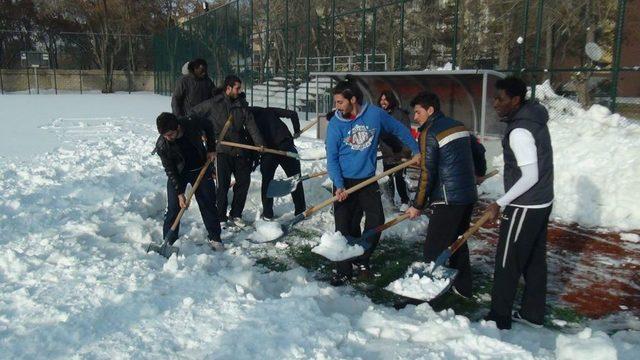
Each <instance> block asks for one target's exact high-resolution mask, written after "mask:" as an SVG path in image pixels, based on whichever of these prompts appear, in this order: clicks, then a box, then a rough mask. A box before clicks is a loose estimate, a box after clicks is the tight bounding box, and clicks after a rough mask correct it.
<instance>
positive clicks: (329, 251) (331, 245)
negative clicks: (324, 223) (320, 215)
mask: <svg viewBox="0 0 640 360" xmlns="http://www.w3.org/2000/svg"><path fill="white" fill-rule="evenodd" d="M311 251H312V252H314V253H316V254H318V255H321V256H324V257H325V258H327V259H329V260H331V261H342V260H346V259H351V258H355V257H358V256H360V255H362V254H364V249H363V248H362V246H360V245H357V244H356V245H349V243H348V242H347V239H346V238H345V237H344V236H342V233H341V232H340V231H336V232H334V233H324V234H322V237H321V238H320V244H318V245H317V246H316V247H314V248H313V249H311Z"/></svg>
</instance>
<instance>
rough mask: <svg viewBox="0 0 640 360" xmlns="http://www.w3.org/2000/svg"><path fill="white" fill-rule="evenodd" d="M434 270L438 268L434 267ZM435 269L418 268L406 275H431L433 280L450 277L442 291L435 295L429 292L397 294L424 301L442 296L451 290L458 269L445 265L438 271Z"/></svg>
mask: <svg viewBox="0 0 640 360" xmlns="http://www.w3.org/2000/svg"><path fill="white" fill-rule="evenodd" d="M433 270H436V268H435V267H434V268H433ZM433 270H432V271H422V270H417V271H414V272H412V273H410V274H407V275H406V276H405V277H412V276H415V275H418V276H419V277H425V276H426V277H429V278H431V279H432V280H442V279H448V280H449V283H448V285H447V286H446V287H445V288H444V289H442V291H440V292H439V293H438V294H437V295H435V296H428V295H427V294H424V296H407V295H406V294H397V295H400V296H403V297H405V298H410V299H415V300H420V301H424V302H427V301H431V300H435V299H437V298H439V297H440V296H442V295H444V294H445V293H446V292H447V291H449V289H451V286H452V285H453V282H454V281H455V279H456V277H457V276H458V270H456V269H451V268H448V267H445V266H441V267H439V268H438V269H437V271H433Z"/></svg>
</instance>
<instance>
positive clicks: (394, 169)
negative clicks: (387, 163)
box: [304, 159, 415, 217]
mask: <svg viewBox="0 0 640 360" xmlns="http://www.w3.org/2000/svg"><path fill="white" fill-rule="evenodd" d="M414 162H415V161H414V160H413V159H411V160H409V161H407V162H404V163H402V164H400V165H398V166H396V167H392V168H391V169H389V170H387V171H385V172H382V173H380V174H378V175H376V176H374V177H372V178H371V179H368V180H365V181H363V182H361V183H359V184H357V185H356V186H353V187H350V188H348V189H347V190H346V191H345V192H346V193H347V194H351V193H354V192H356V191H358V190H360V189H362V188H363V187H365V186H367V185H369V184H372V183H374V182H376V181H378V180H380V179H382V178H383V177H385V176H387V175H389V174H393V173H395V172H397V171H400V170H402V169H404V168H406V167H407V166H409V165H411V164H413V163H414ZM337 200H338V197H337V196H334V197H332V198H329V199H327V200H325V201H323V202H321V203H320V204H318V205H316V206H314V207H311V208H309V209H307V210H306V211H305V212H304V217H309V215H311V214H313V213H315V212H316V211H318V210H320V209H322V208H324V207H325V206H327V205H331V204H333V203H334V202H336V201H337Z"/></svg>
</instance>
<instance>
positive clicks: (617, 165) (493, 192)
mask: <svg viewBox="0 0 640 360" xmlns="http://www.w3.org/2000/svg"><path fill="white" fill-rule="evenodd" d="M536 98H537V99H538V100H539V101H540V102H541V103H542V104H543V105H544V106H546V107H547V109H548V110H549V116H550V120H549V131H550V132H551V141H552V144H553V155H554V156H553V161H554V188H555V189H554V190H555V199H554V203H553V214H552V216H553V217H554V218H556V219H558V220H561V221H564V222H576V223H579V224H581V225H584V226H589V227H613V228H619V229H624V230H631V229H640V141H638V139H640V123H638V122H636V121H632V120H628V119H626V118H624V117H622V116H620V115H619V114H612V113H611V112H610V111H609V110H608V109H607V108H605V107H603V106H600V105H593V106H591V107H590V108H589V109H587V110H585V109H583V108H582V107H581V106H580V104H578V103H576V102H575V101H572V100H570V99H566V98H563V97H561V96H558V95H556V94H555V93H554V92H553V90H552V89H551V87H550V85H549V83H548V82H545V83H544V84H542V85H539V86H538V87H537V88H536ZM488 160H489V159H488ZM503 164H504V163H503V159H502V155H500V156H498V157H495V158H494V159H493V166H494V167H496V168H498V169H500V170H502V168H503ZM502 181H503V180H502V176H495V177H493V178H490V179H487V181H485V182H484V183H483V184H482V185H481V187H480V189H481V190H482V191H483V192H485V193H487V194H488V197H489V198H492V199H495V198H498V197H499V196H500V195H501V194H503V193H504V189H503V185H502Z"/></svg>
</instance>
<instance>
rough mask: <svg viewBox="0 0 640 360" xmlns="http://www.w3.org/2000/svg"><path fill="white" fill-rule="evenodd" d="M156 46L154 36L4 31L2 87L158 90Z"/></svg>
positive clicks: (0, 56)
mask: <svg viewBox="0 0 640 360" xmlns="http://www.w3.org/2000/svg"><path fill="white" fill-rule="evenodd" d="M151 45H152V36H151V35H134V34H109V35H102V34H94V33H64V32H62V33H56V34H50V35H44V34H42V33H36V32H23V31H8V30H0V91H1V92H2V93H3V94H4V93H15V92H17V93H29V94H32V93H56V94H57V93H60V92H62V93H65V92H74V93H77V92H79V93H84V92H114V91H128V92H131V91H153V90H154V86H153V48H152V46H151ZM34 60H39V61H34Z"/></svg>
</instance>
